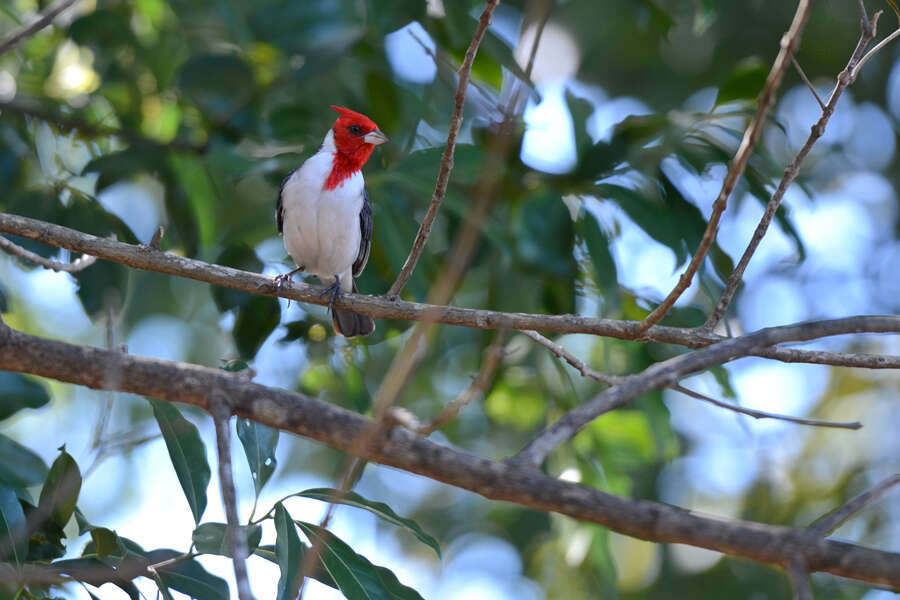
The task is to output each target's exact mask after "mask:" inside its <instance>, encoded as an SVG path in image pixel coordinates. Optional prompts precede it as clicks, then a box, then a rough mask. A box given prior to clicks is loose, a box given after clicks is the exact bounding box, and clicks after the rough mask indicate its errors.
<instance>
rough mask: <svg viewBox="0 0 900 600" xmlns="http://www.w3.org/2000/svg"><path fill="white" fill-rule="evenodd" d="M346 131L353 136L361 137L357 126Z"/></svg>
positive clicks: (360, 131) (360, 130)
mask: <svg viewBox="0 0 900 600" xmlns="http://www.w3.org/2000/svg"><path fill="white" fill-rule="evenodd" d="M347 131H349V132H350V133H351V134H353V135H362V129H360V128H359V125H351V126H350V127H348V128H347Z"/></svg>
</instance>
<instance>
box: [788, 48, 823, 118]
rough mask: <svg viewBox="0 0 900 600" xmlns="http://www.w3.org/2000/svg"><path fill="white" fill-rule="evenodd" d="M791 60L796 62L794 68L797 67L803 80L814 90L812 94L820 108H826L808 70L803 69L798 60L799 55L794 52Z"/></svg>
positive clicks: (811, 90) (810, 89)
mask: <svg viewBox="0 0 900 600" xmlns="http://www.w3.org/2000/svg"><path fill="white" fill-rule="evenodd" d="M791 62H792V63H794V68H795V69H797V73H799V74H800V79H802V80H803V83H805V84H806V87H807V88H809V91H810V92H812V95H813V97H814V98H815V99H816V102H818V103H819V108H821V109H822V110H825V103H824V102H822V98H820V97H819V92H817V91H816V88H815V87H814V86H813V84H812V82H811V81H810V80H809V77H807V76H806V72H805V71H804V70H803V67H801V66H800V63H799V61H797V57H796V56H794V55H793V54H791Z"/></svg>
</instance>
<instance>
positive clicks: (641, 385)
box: [514, 316, 900, 467]
mask: <svg viewBox="0 0 900 600" xmlns="http://www.w3.org/2000/svg"><path fill="white" fill-rule="evenodd" d="M898 326H900V317H887V316H886V317H859V318H853V317H851V318H849V319H834V320H831V321H816V322H809V323H800V324H797V325H787V326H783V327H770V328H768V329H762V330H760V331H757V332H755V333H751V334H749V335H744V336H741V337H738V338H733V339H729V340H725V341H722V342H718V343H716V344H713V345H711V346H708V347H706V348H702V349H700V350H696V351H694V352H690V353H688V354H682V355H680V356H676V357H674V358H670V359H669V360H665V361H662V362H659V363H656V364H654V365H653V366H651V367H648V368H647V369H645V370H644V371H643V372H641V373H640V374H639V375H635V376H632V377H629V378H628V379H627V380H625V381H623V382H622V383H620V384H619V385H616V386H614V387H611V388H609V389H608V390H606V391H604V392H603V393H601V394H598V395H597V396H595V397H594V398H593V399H592V400H590V401H589V402H586V403H585V404H582V405H580V406H578V407H576V408H574V409H572V410H571V411H569V412H568V413H566V414H565V415H564V416H562V417H561V418H560V419H559V420H557V421H556V422H555V423H553V424H552V425H550V426H549V427H548V428H547V429H546V430H544V432H543V433H542V434H541V435H539V436H538V437H537V438H535V439H534V440H533V441H532V442H531V443H530V444H529V445H528V446H526V447H525V448H524V449H523V450H522V451H521V452H520V453H519V454H518V455H517V456H516V457H515V459H514V461H515V462H517V463H518V462H521V463H524V464H527V465H531V466H533V467H536V466H539V465H540V464H542V463H543V462H544V460H545V459H546V458H547V456H548V455H549V454H550V452H552V451H553V449H555V448H556V447H557V446H559V445H560V444H562V443H563V442H566V441H568V440H570V439H571V438H572V437H573V436H574V435H575V434H576V433H578V432H579V431H580V430H581V429H582V428H583V427H584V426H586V425H587V424H588V423H590V422H591V421H593V420H594V419H596V418H597V417H598V416H599V415H602V414H603V413H606V412H608V411H610V410H613V409H615V408H617V407H619V406H622V405H623V404H625V403H627V402H630V401H631V400H633V399H635V398H637V397H638V396H640V395H641V394H646V393H647V392H651V391H653V390H658V389H661V388H663V387H666V386H669V385H673V384H675V383H676V382H678V381H679V380H680V379H682V378H684V377H686V376H688V375H691V374H693V373H697V372H699V371H702V370H704V369H707V368H709V367H711V366H713V365H718V364H722V363H726V362H729V361H732V360H734V359H736V358H740V357H742V356H747V355H748V354H751V353H752V352H753V351H754V350H758V349H761V348H765V347H768V346H772V345H774V344H780V343H784V342H799V341H808V340H812V339H817V338H822V337H827V336H832V335H840V334H843V333H848V332H851V331H857V332H858V331H860V330H868V331H881V332H884V331H887V330H894V329H896V328H897V327H898Z"/></svg>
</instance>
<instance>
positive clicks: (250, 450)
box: [237, 419, 278, 496]
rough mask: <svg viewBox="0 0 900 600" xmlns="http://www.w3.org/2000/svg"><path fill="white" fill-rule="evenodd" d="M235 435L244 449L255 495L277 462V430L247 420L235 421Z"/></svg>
mask: <svg viewBox="0 0 900 600" xmlns="http://www.w3.org/2000/svg"><path fill="white" fill-rule="evenodd" d="M237 434H238V438H239V439H240V440H241V446H243V447H244V454H245V455H246V456H247V464H249V465H250V473H251V475H252V476H253V487H254V489H255V490H256V495H257V496H259V492H260V491H261V490H262V488H263V486H264V485H266V482H268V481H269V478H270V477H272V473H274V472H275V467H276V466H277V465H278V461H277V460H276V459H275V447H276V446H277V445H278V430H277V429H273V428H271V427H266V426H265V425H260V424H259V423H254V422H253V421H251V420H249V419H238V420H237Z"/></svg>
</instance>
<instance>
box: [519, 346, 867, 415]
mask: <svg viewBox="0 0 900 600" xmlns="http://www.w3.org/2000/svg"><path fill="white" fill-rule="evenodd" d="M522 333H524V334H525V335H527V336H528V337H530V338H531V339H533V340H534V341H536V342H537V343H539V344H541V345H542V346H544V347H545V348H547V349H548V350H550V352H552V353H553V354H555V355H556V356H558V357H559V358H561V359H563V360H565V361H566V362H567V363H569V364H570V365H571V366H572V367H574V368H575V370H576V371H578V372H579V373H581V375H582V376H584V377H590V378H591V379H594V380H596V381H599V382H601V383H605V384H607V385H619V384H621V383H624V382H625V381H627V380H628V379H629V378H630V377H634V376H630V377H622V376H617V375H607V374H605V373H600V372H599V371H596V370H594V369H592V368H590V367H589V366H587V365H586V364H585V362H584V361H582V360H580V359H579V358H577V357H576V356H575V355H573V354H572V353H571V352H569V351H568V350H566V349H565V348H563V347H562V346H561V345H559V344H557V343H555V342H553V341H551V340H549V339H548V338H547V337H545V336H543V335H541V334H539V333H538V332H536V331H523V332H522ZM666 387H668V388H669V389H671V390H674V391H676V392H681V393H682V394H685V395H686V396H690V397H691V398H696V399H697V400H703V401H704V402H709V403H710V404H714V405H715V406H718V407H720V408H725V409H728V410H731V411H734V412H737V413H741V414H745V415H748V416H751V417H753V418H755V419H776V420H779V421H787V422H789V423H796V424H797V425H810V426H813V427H834V428H839V429H859V428H860V427H862V423H859V422H858V421H854V422H852V423H846V422H838V421H820V420H818V419H804V418H801V417H791V416H788V415H781V414H777V413H770V412H766V411H762V410H754V409H752V408H744V407H743V406H737V405H735V404H730V403H728V402H723V401H722V400H717V399H715V398H712V397H710V396H706V395H704V394H701V393H700V392H695V391H694V390H691V389H688V388H686V387H684V386H683V385H681V384H677V383H676V384H672V385H669V386H666ZM598 416H599V415H598Z"/></svg>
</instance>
